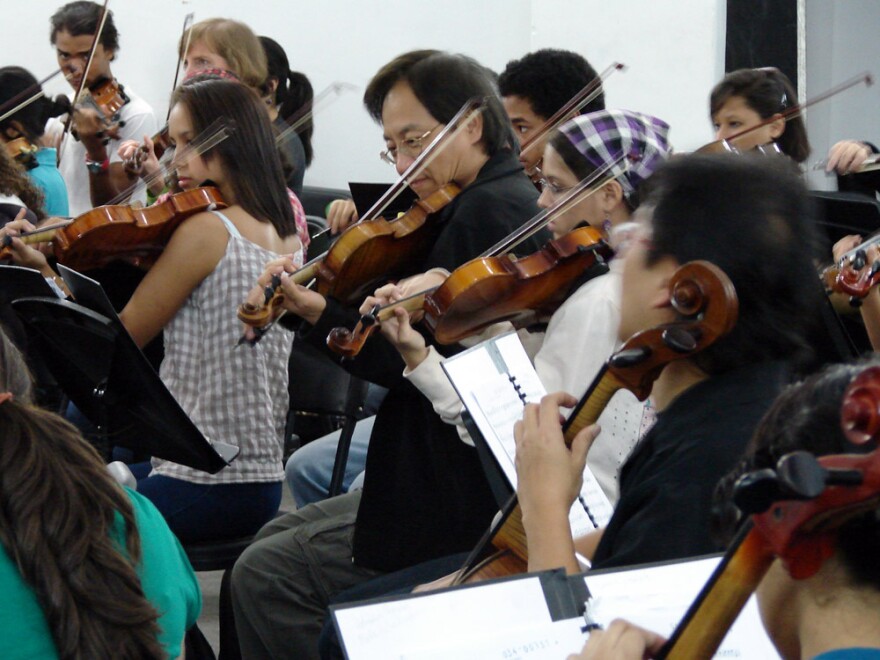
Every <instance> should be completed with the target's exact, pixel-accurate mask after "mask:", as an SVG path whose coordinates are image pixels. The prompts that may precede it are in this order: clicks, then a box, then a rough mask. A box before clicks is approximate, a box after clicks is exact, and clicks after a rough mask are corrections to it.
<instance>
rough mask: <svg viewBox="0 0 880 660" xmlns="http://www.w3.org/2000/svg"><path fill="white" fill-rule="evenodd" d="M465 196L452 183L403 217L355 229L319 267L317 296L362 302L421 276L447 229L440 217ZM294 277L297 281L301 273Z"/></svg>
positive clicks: (346, 232) (345, 233) (377, 220)
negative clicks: (381, 288)
mask: <svg viewBox="0 0 880 660" xmlns="http://www.w3.org/2000/svg"><path fill="white" fill-rule="evenodd" d="M459 192H460V189H459V187H458V186H456V185H455V184H454V183H448V184H446V185H445V186H443V187H442V188H440V189H439V190H438V191H436V192H434V193H433V194H431V195H430V196H429V197H428V198H427V199H420V200H417V201H416V202H415V204H413V206H412V208H410V210H409V211H407V212H406V213H405V214H404V215H402V216H401V217H399V218H395V219H393V220H385V219H384V218H376V219H375V220H365V221H363V222H359V223H357V224H355V225H352V226H351V227H349V228H348V229H347V230H346V231H345V232H343V233H342V235H341V236H340V237H339V239H338V240H337V241H336V242H335V243H333V245H332V246H331V247H330V249H329V250H327V254H326V255H325V256H324V258H323V259H321V261H320V263H319V264H317V267H316V270H315V274H314V277H315V278H316V280H317V287H316V289H317V291H318V292H319V293H321V294H323V295H325V296H332V297H334V298H336V299H337V300H340V301H342V302H345V303H357V302H360V301H362V300H363V299H364V296H366V295H368V294H369V293H371V292H372V291H373V289H375V288H376V285H377V284H378V283H380V282H384V281H388V280H390V279H395V278H398V277H404V276H406V275H411V274H412V273H414V272H416V271H418V270H419V269H420V268H421V266H422V264H423V263H424V261H425V257H426V256H427V254H428V252H429V251H430V250H431V248H432V247H433V246H434V243H435V241H436V240H437V236H438V235H439V233H440V231H441V230H442V228H443V227H442V225H441V224H440V222H439V217H437V216H436V215H435V214H436V213H437V212H439V211H440V210H441V209H443V207H444V206H446V205H447V204H448V203H449V202H451V201H452V200H453V199H454V198H455V196H456V195H458V193H459ZM431 216H434V217H431ZM292 277H293V278H294V279H297V273H294V274H293V276H292Z"/></svg>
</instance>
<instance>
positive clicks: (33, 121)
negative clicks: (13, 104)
mask: <svg viewBox="0 0 880 660" xmlns="http://www.w3.org/2000/svg"><path fill="white" fill-rule="evenodd" d="M39 91H40V87H39V86H38V85H37V79H36V78H34V76H33V74H31V72H30V71H28V70H27V69H24V68H22V67H20V66H4V67H3V68H0V104H4V103H6V102H8V101H10V100H11V99H13V98H15V97H17V96H19V95H22V96H21V99H20V100H25V99H27V97H28V96H31V95H33V94H36V93H38V92H39ZM9 109H11V108H9ZM69 110H70V102H69V101H67V97H65V96H59V97H57V98H56V100H54V101H52V100H50V99H47V98H46V97H45V96H42V97H40V98H38V99H37V100H36V101H34V102H32V103H29V104H28V105H26V106H25V107H23V108H22V109H21V110H19V111H18V112H16V113H15V114H12V115H10V116H8V117H7V118H6V119H4V120H3V121H2V122H0V131H4V133H5V132H6V129H7V128H9V127H10V126H11V124H12V122H18V124H19V125H20V126H21V132H23V133H24V137H26V138H27V139H28V140H29V141H30V142H36V141H37V140H38V139H39V138H40V137H42V136H43V132H44V130H45V126H46V121H47V120H48V119H49V118H50V117H58V116H60V115H63V114H64V113H65V112H67V111H69ZM6 137H7V138H8V137H11V136H9V135H6Z"/></svg>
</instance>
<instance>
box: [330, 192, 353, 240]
mask: <svg viewBox="0 0 880 660" xmlns="http://www.w3.org/2000/svg"><path fill="white" fill-rule="evenodd" d="M357 220H358V212H357V208H356V207H355V205H354V202H353V201H352V200H350V199H334V200H333V201H332V202H330V204H328V205H327V227H328V228H329V229H330V233H331V234H333V235H334V236H335V235H336V234H339V233H340V232H342V231H344V230H345V229H346V228H347V227H348V226H349V225H352V224H354V223H355V222H357Z"/></svg>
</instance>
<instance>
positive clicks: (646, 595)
mask: <svg viewBox="0 0 880 660" xmlns="http://www.w3.org/2000/svg"><path fill="white" fill-rule="evenodd" d="M719 561H720V558H718V557H709V558H707V559H698V560H693V561H686V562H676V563H670V564H663V565H659V566H651V567H648V568H635V569H631V570H620V571H610V572H608V573H602V572H600V573H596V574H591V573H587V574H586V576H585V578H584V580H585V582H586V583H587V588H588V589H589V590H590V593H591V594H593V598H592V600H591V603H590V605H591V613H592V615H593V619H594V620H595V621H596V622H597V623H599V624H601V625H603V626H606V627H607V626H608V625H609V624H610V623H611V622H612V621H613V620H614V619H617V618H625V619H627V620H628V621H631V622H633V623H635V624H636V625H639V626H642V627H643V628H647V629H648V630H653V631H655V632H657V633H660V634H661V635H663V636H664V637H668V636H669V635H671V634H672V631H673V630H675V627H676V625H678V622H679V621H680V620H681V618H682V617H683V616H684V613H685V612H686V611H687V609H688V607H690V604H691V603H692V602H693V601H694V599H695V598H696V597H697V594H699V593H700V590H701V589H702V588H703V585H704V584H705V583H706V582H707V581H708V579H709V576H710V575H711V574H712V571H714V570H715V567H716V566H718V563H719ZM715 657H716V658H762V659H763V658H778V657H779V655H778V654H777V652H776V649H775V648H774V647H773V644H772V643H771V642H770V640H769V638H768V637H767V633H765V632H764V627H763V625H762V624H761V617H760V615H759V613H758V603H757V601H756V600H755V596H754V595H752V597H751V598H750V599H749V600H748V602H747V603H746V605H745V607H744V608H743V611H742V612H741V613H740V615H739V618H737V620H736V622H735V623H734V624H733V626H732V627H731V629H730V630H729V631H728V633H727V636H726V637H725V638H724V641H723V642H722V643H721V646H720V648H719V649H718V652H717V653H716V654H715Z"/></svg>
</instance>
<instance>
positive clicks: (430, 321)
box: [425, 227, 612, 344]
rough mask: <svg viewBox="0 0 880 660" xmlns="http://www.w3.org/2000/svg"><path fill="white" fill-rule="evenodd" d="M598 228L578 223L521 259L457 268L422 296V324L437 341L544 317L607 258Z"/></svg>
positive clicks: (452, 340) (488, 260) (493, 260)
mask: <svg viewBox="0 0 880 660" xmlns="http://www.w3.org/2000/svg"><path fill="white" fill-rule="evenodd" d="M611 256H612V250H611V248H610V246H609V245H608V244H607V243H606V242H605V241H604V240H603V239H602V234H601V232H599V230H597V229H595V228H593V227H581V228H578V229H575V230H574V231H572V232H570V233H568V234H566V235H565V236H562V237H560V238H558V239H556V240H552V241H549V242H548V243H547V244H546V245H545V246H544V247H543V248H541V249H540V250H539V251H537V252H535V253H533V254H530V255H529V256H527V257H524V258H522V259H517V258H516V257H514V256H513V255H509V254H508V255H503V256H500V257H483V258H479V259H474V260H473V261H469V262H468V263H466V264H464V265H463V266H461V267H459V268H456V269H455V271H454V272H453V273H452V274H451V275H450V276H449V277H448V278H447V279H446V281H445V282H444V283H443V284H442V285H441V286H440V287H438V288H437V289H436V290H435V291H433V292H431V293H429V294H427V295H426V296H425V324H426V325H427V326H428V328H429V329H430V330H431V332H432V333H433V334H434V337H435V338H436V339H437V341H438V342H440V343H441V344H452V343H455V342H457V341H460V340H462V339H464V338H465V337H469V336H471V335H474V334H476V333H477V332H479V331H480V330H482V329H483V328H486V327H488V326H489V325H492V324H493V323H498V322H501V321H511V322H514V324H515V325H520V326H522V325H526V323H524V321H526V322H528V321H533V320H535V319H539V318H546V317H548V316H549V315H550V314H552V313H553V312H554V311H555V310H556V309H557V308H558V307H559V305H561V304H562V303H563V302H564V301H565V299H566V298H567V297H568V293H569V290H570V289H571V286H572V283H573V282H574V281H575V280H577V279H578V278H579V277H581V276H582V275H583V274H584V273H586V272H587V271H588V270H589V269H591V268H593V267H595V266H597V265H602V266H603V268H602V272H607V268H605V267H604V263H605V260H607V259H610V258H611Z"/></svg>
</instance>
